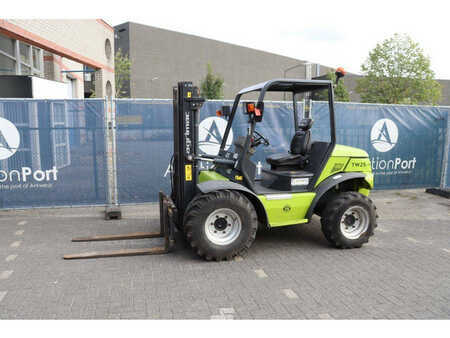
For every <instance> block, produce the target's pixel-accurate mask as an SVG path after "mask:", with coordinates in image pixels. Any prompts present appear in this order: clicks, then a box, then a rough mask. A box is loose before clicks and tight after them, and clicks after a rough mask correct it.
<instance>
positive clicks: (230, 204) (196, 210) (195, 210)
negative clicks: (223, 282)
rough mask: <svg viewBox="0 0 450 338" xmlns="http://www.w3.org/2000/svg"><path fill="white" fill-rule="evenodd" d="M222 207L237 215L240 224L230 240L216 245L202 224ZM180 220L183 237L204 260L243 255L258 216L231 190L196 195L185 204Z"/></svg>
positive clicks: (248, 203)
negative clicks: (184, 211)
mask: <svg viewBox="0 0 450 338" xmlns="http://www.w3.org/2000/svg"><path fill="white" fill-rule="evenodd" d="M224 208H225V209H231V210H232V211H233V212H235V213H236V214H237V215H238V216H239V218H240V224H241V227H240V232H238V234H237V235H236V236H237V237H236V238H235V239H233V241H232V242H231V243H226V244H217V243H214V242H212V241H211V240H210V239H209V238H208V235H207V230H206V226H205V223H206V220H207V219H208V217H209V216H210V214H211V213H213V212H215V211H216V210H219V209H224ZM183 223H184V232H185V235H186V240H187V241H188V243H189V244H190V246H191V247H192V248H193V250H194V251H195V252H196V253H197V254H198V255H199V256H200V257H203V258H205V259H206V260H212V259H214V260H216V261H221V260H224V259H228V260H229V259H232V258H233V257H234V256H237V255H245V254H246V253H247V250H248V249H249V248H250V246H251V245H252V243H253V241H254V240H255V237H256V231H257V230H258V217H257V214H256V211H255V208H254V206H253V204H252V203H251V202H250V201H249V200H248V198H247V197H245V196H244V195H243V194H241V193H239V192H237V191H231V190H220V191H215V192H211V193H208V194H204V195H200V196H198V197H196V198H195V199H194V200H192V202H191V203H190V204H189V206H188V207H187V209H186V213H185V216H184V222H183ZM211 224H212V223H211Z"/></svg>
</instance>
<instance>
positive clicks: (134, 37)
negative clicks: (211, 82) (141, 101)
mask: <svg viewBox="0 0 450 338" xmlns="http://www.w3.org/2000/svg"><path fill="white" fill-rule="evenodd" d="M120 30H122V32H120ZM115 31H116V34H118V39H116V48H117V49H118V48H121V49H122V50H123V51H126V50H128V51H129V56H130V59H131V61H132V66H131V83H130V87H131V93H130V94H131V97H134V98H170V97H171V96H172V86H173V85H175V84H176V83H177V82H178V81H184V80H191V81H193V82H194V84H196V85H200V83H201V81H202V79H203V78H204V77H205V75H206V73H207V64H208V63H210V64H211V66H212V69H213V72H214V73H216V74H220V75H221V76H222V77H223V78H224V80H225V84H224V97H225V98H227V99H230V98H234V96H235V94H236V93H237V92H238V91H239V90H240V89H242V88H244V87H246V86H250V85H253V84H255V83H258V82H263V81H267V80H270V79H273V78H280V77H283V72H284V70H285V69H286V68H289V67H292V66H295V65H297V64H299V63H301V62H302V61H301V60H297V59H293V58H289V57H284V56H280V55H276V54H272V53H267V52H263V51H259V50H255V49H251V48H246V47H241V46H237V45H232V44H229V43H224V42H220V41H215V40H211V39H205V38H201V37H197V36H193V35H188V34H183V33H178V32H173V31H169V30H164V29H159V28H155V27H150V26H145V25H141V24H136V23H125V24H122V25H119V26H116V27H115ZM326 70H327V68H326V67H323V66H322V67H320V71H321V73H322V74H323V73H324V72H326ZM312 75H313V76H315V75H316V66H315V65H313V66H312ZM286 76H287V77H294V78H304V77H305V66H300V67H298V68H295V69H293V70H291V71H289V72H287V74H286ZM155 78H157V79H155ZM152 79H153V80H152Z"/></svg>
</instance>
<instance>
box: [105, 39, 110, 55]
mask: <svg viewBox="0 0 450 338" xmlns="http://www.w3.org/2000/svg"><path fill="white" fill-rule="evenodd" d="M111 53H112V47H111V41H109V39H106V41H105V54H106V58H107V59H108V60H109V59H111Z"/></svg>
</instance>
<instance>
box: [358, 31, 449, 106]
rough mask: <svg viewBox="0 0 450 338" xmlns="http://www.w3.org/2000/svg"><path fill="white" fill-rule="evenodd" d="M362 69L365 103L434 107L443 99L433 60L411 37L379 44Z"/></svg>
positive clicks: (361, 88)
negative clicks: (435, 78)
mask: <svg viewBox="0 0 450 338" xmlns="http://www.w3.org/2000/svg"><path fill="white" fill-rule="evenodd" d="M361 70H362V72H363V75H364V77H363V78H361V79H360V80H358V84H357V86H356V91H357V92H358V93H359V94H360V95H361V99H362V101H363V102H373V103H391V104H433V105H434V104H437V103H438V102H439V99H440V97H441V86H440V84H439V83H438V82H437V81H435V80H434V72H433V71H432V70H431V69H430V59H429V58H428V57H427V56H425V55H424V52H423V50H422V49H421V48H420V47H419V44H418V43H416V42H414V41H413V40H412V39H411V38H410V37H409V36H408V35H400V34H395V35H394V36H393V37H391V38H389V39H386V40H384V41H383V42H382V43H378V44H377V45H376V47H375V48H374V49H373V50H372V51H370V52H369V57H368V59H367V60H366V61H365V63H364V64H362V65H361Z"/></svg>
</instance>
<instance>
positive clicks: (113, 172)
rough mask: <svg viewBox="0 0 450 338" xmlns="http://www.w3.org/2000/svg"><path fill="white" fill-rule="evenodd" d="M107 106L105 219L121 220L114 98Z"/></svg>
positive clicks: (108, 99)
mask: <svg viewBox="0 0 450 338" xmlns="http://www.w3.org/2000/svg"><path fill="white" fill-rule="evenodd" d="M105 105H106V114H105V128H106V130H105V138H106V140H105V147H106V170H107V185H108V189H107V191H108V201H107V206H106V209H105V219H107V220H110V219H121V218H122V211H121V210H120V207H119V197H118V189H117V151H116V149H117V148H116V111H115V104H114V101H113V99H112V98H107V99H105Z"/></svg>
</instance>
